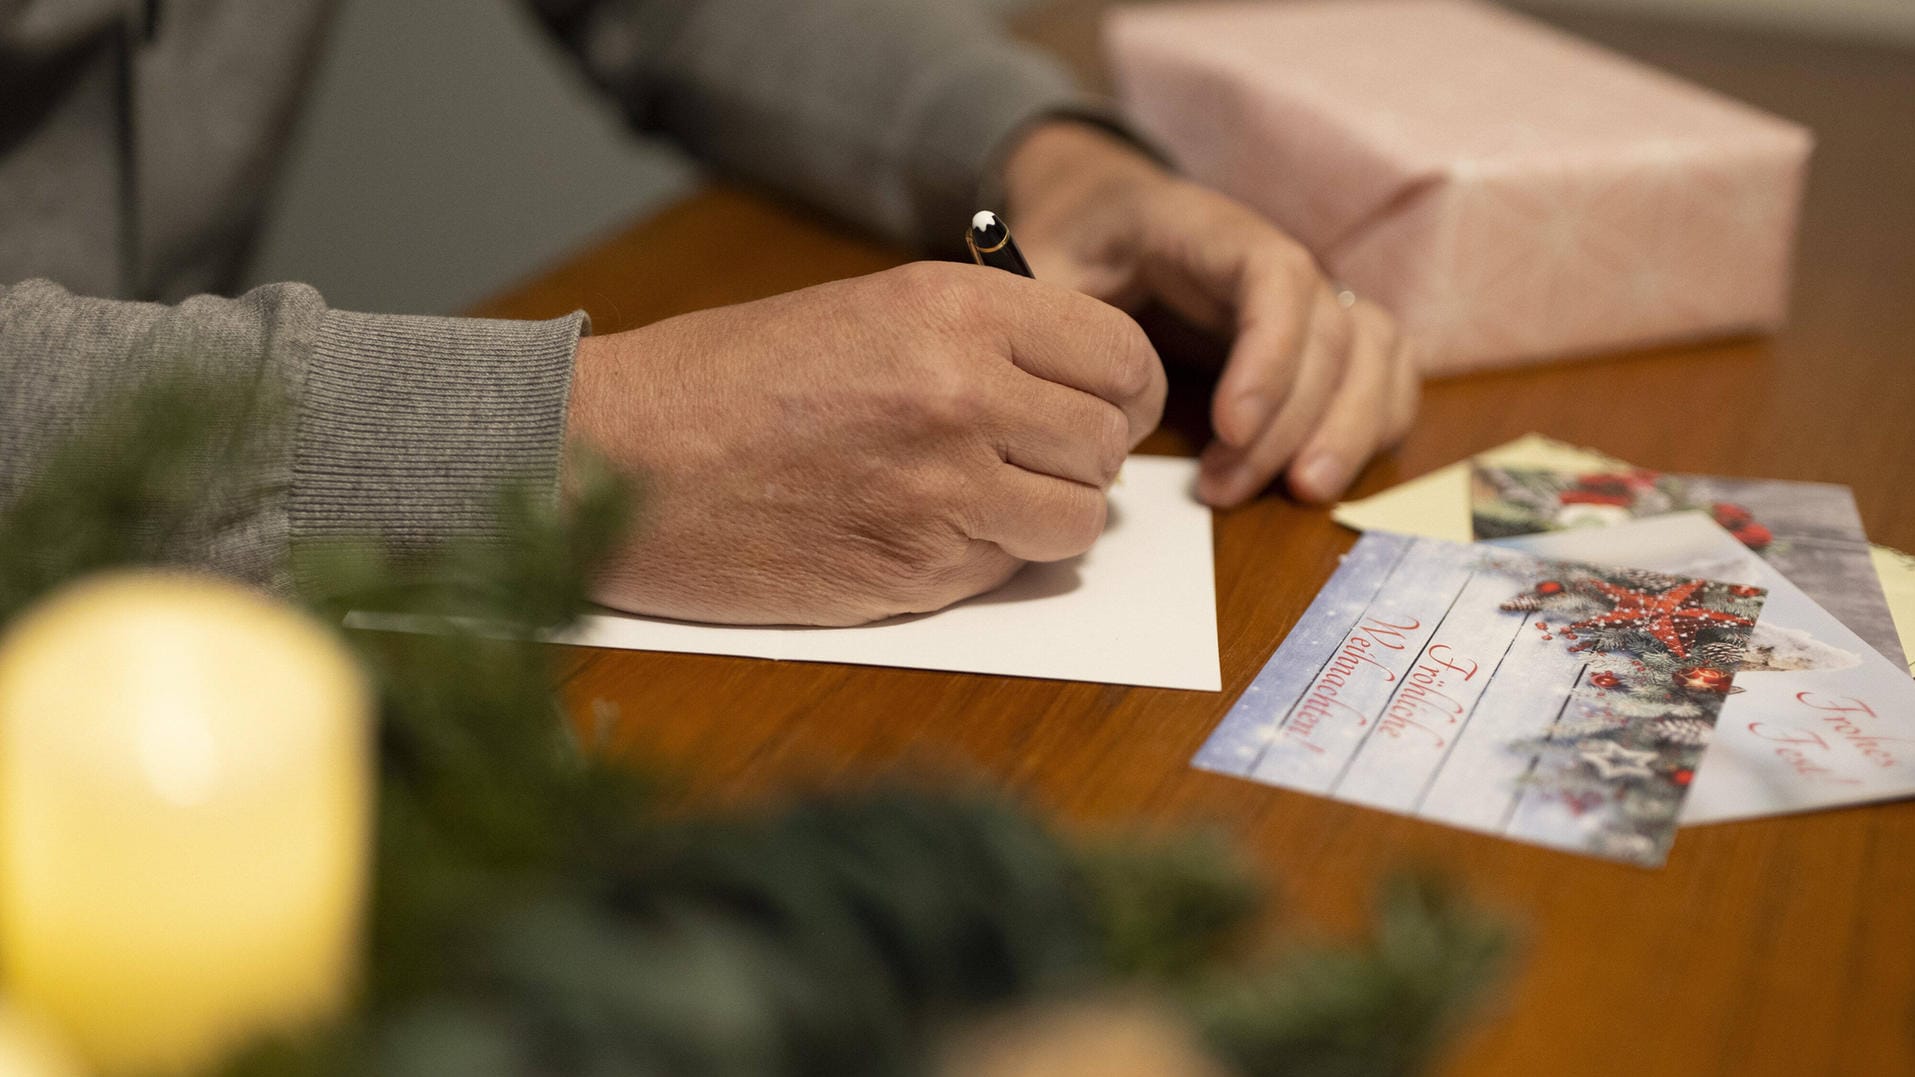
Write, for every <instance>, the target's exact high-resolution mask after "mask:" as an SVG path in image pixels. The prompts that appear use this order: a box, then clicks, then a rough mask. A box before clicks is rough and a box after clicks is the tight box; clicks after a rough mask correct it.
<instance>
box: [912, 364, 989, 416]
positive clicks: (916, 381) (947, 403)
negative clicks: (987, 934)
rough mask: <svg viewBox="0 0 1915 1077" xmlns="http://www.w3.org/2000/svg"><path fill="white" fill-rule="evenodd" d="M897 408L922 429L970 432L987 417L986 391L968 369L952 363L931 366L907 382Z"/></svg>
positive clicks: (918, 372) (916, 373)
mask: <svg viewBox="0 0 1915 1077" xmlns="http://www.w3.org/2000/svg"><path fill="white" fill-rule="evenodd" d="M897 406H898V408H899V410H900V411H901V412H902V414H903V415H904V416H905V417H906V419H907V420H908V421H910V422H911V423H912V424H913V425H914V426H917V427H919V428H921V429H932V430H942V431H952V430H967V429H970V428H972V427H973V426H975V425H976V424H977V422H978V421H979V420H980V419H981V418H982V416H983V414H984V411H985V400H984V391H983V388H982V386H980V385H979V384H978V381H977V379H976V378H974V377H972V376H971V375H970V374H969V372H967V371H966V370H963V369H961V368H959V367H957V366H955V365H951V364H932V365H929V366H927V367H926V368H925V369H923V370H920V371H917V372H915V374H914V376H912V377H911V378H910V379H909V380H908V381H907V382H906V384H905V385H904V386H903V389H902V393H901V395H900V398H899V399H898V401H897Z"/></svg>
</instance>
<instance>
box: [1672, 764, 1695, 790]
mask: <svg viewBox="0 0 1915 1077" xmlns="http://www.w3.org/2000/svg"><path fill="white" fill-rule="evenodd" d="M1669 780H1670V781H1672V782H1675V783H1676V784H1677V785H1682V786H1686V785H1688V784H1689V783H1690V782H1692V781H1695V780H1696V772H1695V771H1693V770H1690V769H1689V768H1688V767H1683V768H1682V769H1681V770H1678V771H1676V772H1675V773H1674V774H1671V775H1669Z"/></svg>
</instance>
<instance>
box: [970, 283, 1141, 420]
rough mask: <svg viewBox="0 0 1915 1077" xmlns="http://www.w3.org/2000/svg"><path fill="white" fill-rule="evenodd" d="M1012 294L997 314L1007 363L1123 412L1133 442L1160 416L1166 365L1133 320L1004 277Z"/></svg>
mask: <svg viewBox="0 0 1915 1077" xmlns="http://www.w3.org/2000/svg"><path fill="white" fill-rule="evenodd" d="M1005 276H1006V277H1007V280H1008V281H1009V282H1010V283H1011V284H1014V285H1016V286H1017V289H1016V292H1015V294H1014V295H1013V297H1012V298H1010V299H1009V300H1008V301H1007V302H1006V303H1005V304H1004V306H1003V308H1001V309H1014V310H1015V311H1016V312H1017V314H1018V315H1019V316H1018V317H1017V318H1015V320H1014V321H1012V322H1010V323H1009V324H1008V325H1007V326H1006V328H1007V330H1008V338H1009V344H1010V349H1009V350H1010V356H1011V361H1012V362H1013V363H1015V364H1016V366H1017V368H1018V369H1019V370H1022V371H1024V372H1025V373H1026V374H1029V375H1031V376H1032V377H1036V378H1041V379H1043V380H1045V381H1049V382H1054V383H1056V384H1058V385H1065V386H1069V387H1070V388H1073V389H1078V390H1081V391H1083V392H1086V393H1090V394H1091V395H1093V396H1095V397H1098V398H1099V399H1102V400H1107V401H1109V402H1110V403H1112V404H1115V405H1117V407H1119V408H1121V409H1122V410H1123V412H1124V414H1125V416H1126V417H1127V418H1128V419H1129V422H1130V441H1131V444H1133V445H1134V444H1136V443H1137V442H1139V441H1142V440H1143V439H1144V435H1146V434H1148V433H1150V432H1151V431H1152V430H1155V429H1156V428H1157V422H1158V420H1159V419H1161V418H1163V413H1164V395H1165V392H1166V383H1165V380H1164V364H1163V361H1162V360H1161V359H1159V358H1158V357H1157V349H1156V348H1154V347H1152V346H1151V343H1150V339H1149V338H1148V337H1146V336H1144V331H1143V329H1142V328H1141V327H1139V326H1138V324H1137V323H1136V321H1135V320H1133V319H1132V318H1131V317H1130V315H1128V314H1125V313H1124V312H1123V311H1121V310H1118V309H1117V308H1116V307H1113V306H1111V305H1110V304H1108V303H1105V302H1102V301H1100V300H1096V299H1092V298H1091V297H1089V296H1087V295H1081V294H1079V293H1077V292H1073V291H1070V290H1069V289H1065V288H1058V287H1054V286H1051V285H1045V284H1041V283H1039V282H1034V281H1027V280H1022V279H1019V278H1014V277H1008V275H1005Z"/></svg>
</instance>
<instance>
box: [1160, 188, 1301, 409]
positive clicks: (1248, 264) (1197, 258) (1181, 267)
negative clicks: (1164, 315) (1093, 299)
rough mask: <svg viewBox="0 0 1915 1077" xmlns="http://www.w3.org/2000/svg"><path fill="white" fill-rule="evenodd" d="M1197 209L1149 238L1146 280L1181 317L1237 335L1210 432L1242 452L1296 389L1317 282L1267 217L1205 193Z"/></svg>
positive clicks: (1290, 242)
mask: <svg viewBox="0 0 1915 1077" xmlns="http://www.w3.org/2000/svg"><path fill="white" fill-rule="evenodd" d="M1190 203H1191V204H1190V205H1189V207H1188V208H1186V209H1185V211H1184V212H1182V213H1181V214H1178V215H1176V226H1175V227H1174V229H1170V230H1153V231H1152V232H1151V233H1149V234H1147V235H1146V237H1145V240H1144V243H1143V246H1142V249H1141V250H1140V252H1139V259H1140V265H1141V275H1142V276H1143V278H1144V280H1145V282H1146V285H1147V287H1148V288H1149V290H1150V291H1151V293H1152V294H1154V295H1155V296H1156V297H1157V298H1158V299H1159V300H1161V301H1163V302H1164V303H1165V304H1167V305H1168V306H1169V307H1170V308H1171V309H1172V310H1174V311H1176V312H1177V313H1178V314H1179V315H1181V316H1183V317H1184V318H1186V319H1188V320H1190V321H1191V322H1193V323H1195V324H1197V325H1200V326H1204V327H1207V328H1211V329H1225V328H1228V329H1232V330H1234V342H1233V343H1232V345H1231V349H1230V355H1229V358H1228V360H1227V361H1226V363H1225V365H1224V372H1223V377H1222V378H1221V379H1220V380H1219V382H1218V385H1217V392H1216V396H1215V401H1214V405H1213V409H1212V425H1213V426H1214V427H1215V429H1216V431H1217V436H1218V437H1219V438H1220V439H1222V440H1223V441H1224V442H1225V443H1226V444H1230V445H1235V446H1238V447H1244V446H1247V445H1249V444H1250V443H1251V442H1252V441H1254V440H1256V438H1257V436H1258V435H1259V434H1260V433H1262V431H1263V428H1264V427H1265V426H1266V425H1267V424H1268V423H1269V421H1270V419H1271V418H1272V417H1273V416H1274V415H1275V413H1276V410H1277V407H1278V406H1279V404H1280V403H1281V402H1282V401H1283V400H1284V399H1285V398H1286V397H1287V396H1288V395H1289V393H1290V389H1291V386H1292V385H1293V384H1294V382H1295V379H1296V377H1297V374H1298V371H1299V369H1300V366H1301V362H1300V361H1301V358H1302V350H1303V345H1304V342H1305V341H1306V340H1308V338H1309V324H1310V317H1311V310H1312V305H1313V303H1314V301H1315V292H1316V290H1317V286H1318V283H1319V278H1320V274H1318V273H1317V271H1316V265H1315V263H1314V262H1313V261H1312V260H1311V259H1310V256H1309V254H1308V253H1307V252H1305V251H1304V250H1303V248H1302V247H1300V246H1298V245H1297V244H1296V242H1295V241H1293V240H1291V239H1290V238H1289V237H1287V236H1285V235H1284V234H1283V233H1281V232H1279V231H1277V230H1276V229H1275V228H1272V227H1271V226H1270V225H1269V224H1268V223H1266V222H1265V221H1263V220H1262V219H1261V218H1258V217H1256V216H1255V215H1253V214H1250V213H1248V212H1247V211H1243V210H1241V209H1240V208H1238V207H1234V206H1230V207H1227V208H1220V207H1219V206H1218V204H1217V200H1216V199H1215V198H1214V197H1213V196H1209V194H1208V192H1200V193H1199V194H1198V195H1193V197H1192V198H1191V199H1190Z"/></svg>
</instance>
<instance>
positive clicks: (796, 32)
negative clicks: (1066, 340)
mask: <svg viewBox="0 0 1915 1077" xmlns="http://www.w3.org/2000/svg"><path fill="white" fill-rule="evenodd" d="M532 5H533V7H534V9H536V10H537V11H538V12H539V13H540V14H541V15H542V16H543V18H544V20H545V22H546V24H547V25H548V26H550V27H551V28H552V30H553V31H554V33H555V34H556V35H557V36H558V37H559V39H560V40H561V41H563V42H564V43H565V44H566V45H567V46H568V47H570V48H571V49H572V51H573V52H575V53H576V54H577V55H578V56H579V58H580V60H581V62H582V63H583V65H584V67H585V69H586V71H587V72H588V73H589V75H590V76H591V77H592V78H593V79H594V80H595V81H596V82H597V83H599V85H601V86H602V87H603V88H605V89H606V90H607V91H608V92H610V93H611V94H612V95H613V96H614V97H616V98H617V99H618V100H619V102H620V103H621V104H622V105H623V106H624V107H625V109H626V112H627V114H628V115H629V116H630V117H631V119H632V121H633V122H634V123H635V124H637V125H638V126H639V127H641V128H644V129H647V130H653V131H658V132H661V133H664V134H666V135H668V136H670V137H671V138H672V139H673V140H675V141H677V142H679V143H681V144H682V145H684V146H685V147H686V148H688V149H689V150H690V151H691V152H692V153H694V154H695V155H697V156H698V157H700V158H701V159H703V160H705V161H706V162H708V163H710V164H712V165H714V166H715V167H717V168H719V169H720V170H722V171H725V172H729V173H731V174H734V175H739V176H743V177H745V178H747V179H749V180H752V181H755V182H758V183H761V184H763V185H765V186H768V187H773V188H776V189H779V190H782V191H784V192H786V193H788V194H791V195H794V196H796V197H799V198H802V199H804V200H806V201H809V202H811V203H813V204H815V205H818V206H822V207H823V208H825V209H827V210H829V211H831V212H833V213H835V214H837V215H839V216H841V217H844V218H846V219H849V220H854V221H860V222H863V223H864V224H866V225H868V226H870V227H871V228H873V229H875V230H876V231H878V232H880V233H882V234H884V235H887V236H889V237H891V238H892V239H896V240H901V241H904V242H908V243H913V244H919V245H929V246H934V247H950V246H952V245H953V244H956V243H958V242H959V241H960V240H961V238H962V236H963V234H964V226H965V223H966V222H967V221H969V220H970V218H971V214H972V213H974V212H975V211H976V210H977V209H978V208H979V207H978V205H977V204H976V199H977V197H978V194H979V185H980V182H981V181H983V180H984V179H985V178H986V177H988V176H989V175H990V174H991V172H992V170H993V165H994V164H995V158H996V155H998V154H1000V153H1001V152H1002V151H1003V150H1004V149H1005V148H1006V146H1007V144H1008V141H1009V139H1010V136H1012V135H1013V134H1015V133H1016V132H1017V131H1018V130H1019V129H1020V128H1022V127H1023V126H1025V125H1027V124H1029V123H1030V122H1031V121H1033V120H1035V119H1038V118H1040V117H1043V116H1045V115H1049V114H1055V113H1073V112H1075V113H1087V112H1090V111H1094V110H1091V109H1088V108H1087V106H1086V104H1085V98H1084V96H1083V94H1082V93H1081V92H1080V91H1079V90H1078V89H1077V87H1076V85H1075V84H1074V83H1073V81H1072V79H1071V77H1070V75H1069V74H1068V72H1067V71H1066V70H1065V69H1064V67H1063V66H1062V65H1061V64H1060V63H1059V62H1058V61H1057V60H1056V59H1054V58H1053V57H1051V56H1049V55H1047V54H1045V53H1043V52H1041V51H1038V50H1036V49H1033V48H1030V47H1027V46H1024V45H1021V44H1019V43H1017V42H1015V41H1013V40H1011V39H1010V38H1009V37H1008V36H1006V35H1005V33H1004V32H1003V29H1002V27H1001V26H1000V25H999V24H998V21H997V18H996V16H995V15H994V14H993V12H992V11H991V10H990V9H989V8H988V7H987V6H985V5H983V4H980V3H979V2H978V0H697V2H695V3H694V2H687V0H532Z"/></svg>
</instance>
